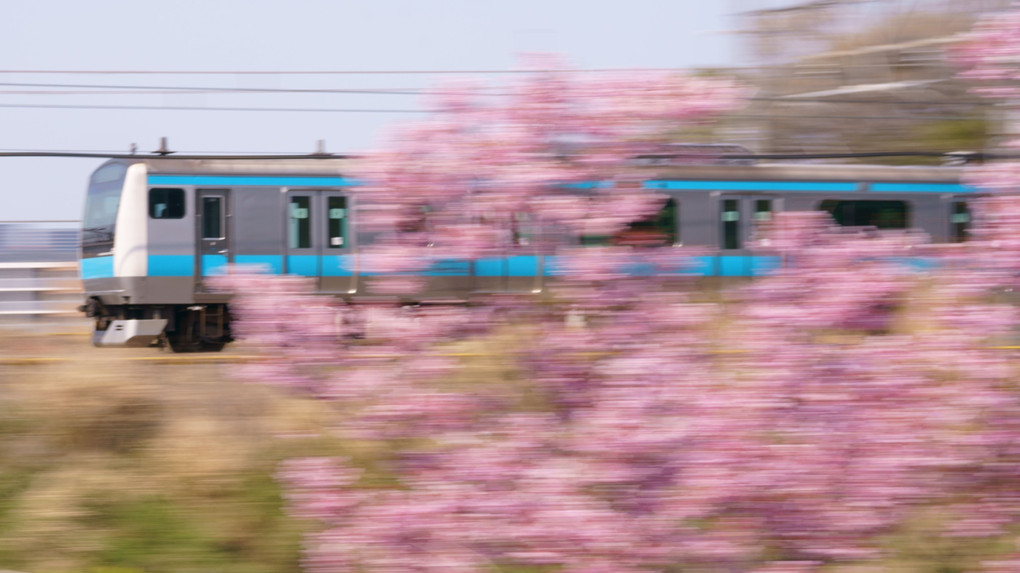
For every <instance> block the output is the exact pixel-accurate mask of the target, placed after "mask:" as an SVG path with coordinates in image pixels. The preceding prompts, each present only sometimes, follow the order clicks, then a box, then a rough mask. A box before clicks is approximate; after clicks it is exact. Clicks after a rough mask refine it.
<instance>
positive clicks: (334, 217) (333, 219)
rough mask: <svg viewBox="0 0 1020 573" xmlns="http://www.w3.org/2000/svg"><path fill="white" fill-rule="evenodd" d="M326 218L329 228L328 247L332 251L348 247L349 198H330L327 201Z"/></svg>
mask: <svg viewBox="0 0 1020 573" xmlns="http://www.w3.org/2000/svg"><path fill="white" fill-rule="evenodd" d="M326 217H327V223H328V227H329V237H328V239H329V240H328V241H327V243H326V244H327V245H328V246H329V248H330V249H342V248H344V247H345V246H347V198H346V197H329V198H328V199H327V201H326Z"/></svg>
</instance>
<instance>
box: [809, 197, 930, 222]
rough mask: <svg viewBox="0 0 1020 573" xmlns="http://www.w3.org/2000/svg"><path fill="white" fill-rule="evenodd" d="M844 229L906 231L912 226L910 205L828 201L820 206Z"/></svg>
mask: <svg viewBox="0 0 1020 573" xmlns="http://www.w3.org/2000/svg"><path fill="white" fill-rule="evenodd" d="M818 208H819V210H821V211H827V212H828V213H829V214H830V215H832V218H833V219H835V220H836V223H837V224H839V225H841V226H844V227H875V228H878V229H906V228H908V227H909V226H910V204H909V203H907V202H906V201H840V200H838V199H827V200H825V201H822V203H821V205H819V207H818Z"/></svg>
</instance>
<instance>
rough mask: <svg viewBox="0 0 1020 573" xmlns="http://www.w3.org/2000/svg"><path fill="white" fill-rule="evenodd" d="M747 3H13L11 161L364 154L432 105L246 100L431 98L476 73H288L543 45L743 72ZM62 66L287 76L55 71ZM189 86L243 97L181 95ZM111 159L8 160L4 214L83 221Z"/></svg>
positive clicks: (0, 167)
mask: <svg viewBox="0 0 1020 573" xmlns="http://www.w3.org/2000/svg"><path fill="white" fill-rule="evenodd" d="M746 3H748V2H739V1H736V0H731V1H718V0H707V1H695V0H628V1H626V2H624V1H622V0H602V1H601V2H598V1H596V2H582V1H579V0H513V1H505V0H360V1H354V0H287V1H284V0H176V1H174V2H146V1H139V0H130V1H128V0H124V1H119V0H92V1H87V0H38V1H31V2H29V1H15V0H8V1H6V2H4V3H3V17H2V18H0V151H35V150H54V151H97V152H127V151H128V150H129V149H130V147H131V145H132V144H136V145H137V147H138V151H139V153H146V152H150V151H152V150H155V149H157V148H158V147H159V142H160V138H161V137H167V138H168V141H169V145H170V148H171V149H173V150H176V151H178V152H179V153H253V152H254V153H304V152H312V151H314V150H315V149H316V142H317V141H318V140H324V141H325V146H326V150H327V151H330V152H334V153H357V152H364V151H366V150H369V149H371V148H372V147H373V146H375V145H377V143H378V142H379V141H380V140H381V138H382V136H383V135H384V133H385V132H386V126H388V125H393V124H394V123H395V122H400V121H409V120H413V119H414V118H416V117H419V118H420V117H422V115H421V113H420V111H421V109H422V106H421V97H420V96H414V95H406V94H397V95H392V94H378V93H376V94H349V93H325V94H324V93H273V92H268V93H267V92H261V93H246V92H238V91H236V90H238V89H239V88H244V89H251V88H257V89H330V90H338V89H362V90H376V91H384V90H420V89H425V88H428V87H430V86H435V85H439V84H441V83H442V82H443V81H450V80H451V79H455V78H463V77H464V76H450V75H435V74H379V73H373V74H354V73H344V74H320V75H298V74H288V73H283V72H300V71H343V72H380V71H434V70H464V71H470V70H509V69H513V68H514V67H515V66H516V65H517V62H518V57H519V55H520V54H523V53H529V52H553V53H558V54H561V55H563V56H564V57H565V58H566V59H567V60H568V61H570V62H571V64H572V65H573V66H574V67H576V68H581V69H589V68H693V67H710V66H725V65H736V61H735V60H736V55H735V54H736V51H737V45H736V43H737V38H736V37H735V36H734V35H732V34H728V33H725V32H726V31H727V30H731V29H732V27H733V26H734V21H733V20H732V18H731V15H732V14H733V13H734V12H735V11H736V10H737V9H743V7H742V4H746ZM54 71H61V72H68V71H79V72H82V71H89V72H94V71H106V72H109V71H121V72H123V71H132V72H138V71H144V72H167V71H191V72H194V71H206V72H209V71H227V72H264V71H272V72H281V73H273V74H251V73H249V74H242V73H228V74H165V73H145V74H124V73H120V74H110V73H103V74H95V73H75V74H70V73H42V72H54ZM468 77H473V78H476V79H478V80H480V81H483V82H490V81H491V82H499V81H500V78H501V77H502V78H504V79H505V76H498V75H491V76H468ZM95 86H100V87H95ZM140 86H147V87H150V86H151V89H148V90H139V89H137V88H138V87H140ZM188 87H195V88H224V89H227V90H235V91H232V92H231V91H226V92H217V93H209V92H208V91H203V92H202V93H187V92H188V90H182V89H180V88H188ZM168 88H174V89H168ZM143 91H144V92H149V93H139V92H143ZM54 92H72V93H54ZM97 92H98V93H97ZM60 106H63V107H60ZM137 108H156V109H137ZM160 108H163V109H160ZM166 108H178V109H166ZM182 108H184V109H182ZM224 108H262V109H263V111H232V110H229V109H224ZM270 108H271V109H288V110H298V111H266V110H267V109H270ZM327 110H333V111H327ZM335 110H349V111H335ZM368 110H372V111H368ZM379 110H396V111H391V112H382V111H379ZM101 163H102V160H101V159H51V158H46V159H40V158H33V159H26V158H3V157H0V173H2V177H3V181H4V185H3V187H2V191H0V221H11V220H19V221H23V220H74V219H79V218H80V217H81V211H82V206H83V202H84V192H85V186H86V182H87V179H88V177H89V174H90V173H91V172H92V171H93V170H94V169H95V168H96V167H97V166H98V165H100V164H101Z"/></svg>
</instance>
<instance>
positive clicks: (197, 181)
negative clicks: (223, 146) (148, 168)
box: [148, 175, 361, 187]
mask: <svg viewBox="0 0 1020 573" xmlns="http://www.w3.org/2000/svg"><path fill="white" fill-rule="evenodd" d="M148 181H149V185H213V186H231V187H262V186H266V187H354V186H357V185H360V184H361V183H360V182H359V181H358V180H357V179H352V178H350V177H266V176H261V175H149V177H148Z"/></svg>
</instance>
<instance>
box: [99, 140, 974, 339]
mask: <svg viewBox="0 0 1020 573" xmlns="http://www.w3.org/2000/svg"><path fill="white" fill-rule="evenodd" d="M646 163H647V164H646V165H644V166H643V167H641V169H643V170H645V171H646V172H647V177H642V178H641V180H642V181H643V182H642V183H641V184H640V185H641V186H642V187H643V188H644V189H647V190H649V191H650V192H656V193H659V194H661V195H665V196H666V197H667V200H666V202H665V204H664V206H663V207H662V210H661V211H660V212H659V213H658V215H657V216H655V217H653V218H650V219H648V220H646V221H641V222H635V224H634V225H632V226H631V228H630V229H629V231H630V232H631V236H643V237H645V238H648V239H649V240H646V241H644V245H645V246H652V247H656V246H657V247H674V246H699V247H704V248H705V249H706V251H708V252H712V253H713V254H712V255H709V256H702V257H698V264H697V266H696V268H694V269H691V270H689V271H688V272H690V273H693V274H696V275H700V276H706V277H752V276H756V275H761V274H765V273H768V272H770V270H771V269H773V268H774V267H775V266H776V262H775V260H774V259H775V258H774V257H767V256H762V255H760V254H759V253H756V252H752V250H751V249H750V248H749V246H750V241H751V238H752V237H753V233H754V230H755V225H757V224H759V223H760V222H761V221H764V220H767V219H769V218H771V216H772V214H773V213H776V212H780V211H804V210H822V211H827V212H829V213H830V214H831V215H832V217H833V218H834V220H835V221H836V222H837V223H838V224H840V225H845V226H854V227H857V226H870V227H874V228H878V229H917V230H921V231H923V232H925V233H927V234H928V235H929V236H930V237H931V240H932V241H933V242H960V241H964V240H966V238H967V232H968V228H969V225H970V208H969V202H970V201H972V200H973V199H974V198H975V197H977V196H978V195H979V193H980V191H979V190H978V189H976V188H975V187H973V186H970V185H968V184H966V183H965V182H964V181H962V179H961V176H962V169H961V168H959V167H951V166H932V167H922V166H909V167H908V166H875V165H852V164H812V163H791V162H788V163H780V162H775V163H764V162H713V163H711V164H686V165H677V164H674V163H671V162H669V161H662V160H650V161H647V162H646ZM734 163H736V164H734ZM350 167H351V164H350V159H344V158H321V159H307V158H304V159H298V158H278V159H262V160H251V159H229V158H228V159H206V158H200V159H176V158H168V157H138V158H133V157H132V158H117V159H111V160H109V161H107V162H105V163H104V164H102V165H101V166H99V167H98V168H97V169H96V170H95V171H94V172H93V173H92V175H91V178H90V180H89V183H88V190H87V195H86V201H85V213H84V216H83V218H82V221H83V223H82V234H81V237H82V240H81V252H80V254H81V258H80V269H81V278H82V282H83V285H84V298H85V300H84V304H83V305H82V307H81V310H82V311H83V312H84V313H85V314H86V315H87V316H88V317H90V318H92V319H93V320H94V330H93V335H92V341H93V343H94V344H95V345H96V346H104V347H106V346H109V347H116V346H149V345H161V344H163V345H166V346H168V347H169V348H170V349H171V350H173V351H175V352H209V351H219V350H221V349H223V347H224V345H225V344H227V343H229V342H230V341H231V340H232V336H231V314H230V308H229V304H230V295H229V294H227V293H224V292H219V291H217V290H216V289H214V288H212V287H211V285H210V281H211V279H212V278H213V277H216V276H218V275H222V274H223V273H224V272H226V269H227V265H230V264H252V265H260V266H261V268H262V269H263V271H264V272H267V273H271V274H291V275H300V276H304V277H309V278H310V280H312V281H314V283H315V284H316V285H317V289H318V291H319V292H321V293H323V294H331V295H334V296H338V297H342V298H344V299H345V300H348V301H352V302H358V301H361V300H370V299H373V297H374V296H375V295H374V294H373V293H372V292H371V288H370V286H371V283H372V279H373V276H372V273H368V272H364V271H363V267H362V265H361V264H360V262H359V250H360V249H363V248H364V247H365V246H366V245H369V244H370V243H371V240H372V238H371V236H370V235H367V234H364V233H359V232H358V225H357V212H358V211H357V205H358V193H357V191H358V189H357V188H358V187H359V181H358V180H356V179H355V178H352V177H351V176H349V175H348V173H349V172H350ZM605 239H606V238H594V239H590V242H595V243H597V242H600V241H605ZM580 240H581V242H582V243H584V242H585V239H584V238H582V239H580ZM640 243H641V241H638V242H635V243H632V244H635V245H636V244H640ZM623 244H627V243H626V242H623ZM635 248H637V247H635ZM553 259H554V257H551V256H548V255H546V256H543V254H542V253H539V252H536V251H534V250H533V249H530V248H529V247H528V246H527V245H523V244H522V245H520V246H519V247H515V248H514V249H512V250H511V251H509V252H508V253H507V255H506V256H503V257H494V258H486V259H479V260H471V261H465V260H444V261H438V262H436V263H435V264H434V265H432V266H431V267H429V268H428V270H426V271H423V273H424V274H426V275H428V276H427V281H426V285H427V287H425V288H424V289H423V292H421V293H419V295H418V298H419V299H420V300H421V301H429V300H436V301H443V300H446V301H449V300H465V299H467V298H469V297H470V296H471V295H472V293H475V292H482V291H484V292H489V293H491V292H531V293H540V292H542V291H543V289H545V288H546V286H547V285H548V284H549V281H551V280H555V275H556V270H555V261H554V260H553Z"/></svg>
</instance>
